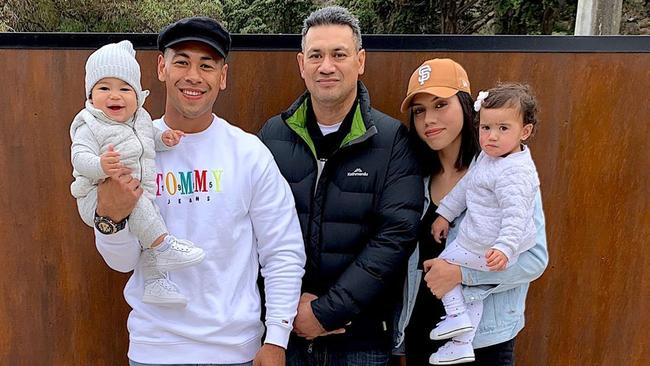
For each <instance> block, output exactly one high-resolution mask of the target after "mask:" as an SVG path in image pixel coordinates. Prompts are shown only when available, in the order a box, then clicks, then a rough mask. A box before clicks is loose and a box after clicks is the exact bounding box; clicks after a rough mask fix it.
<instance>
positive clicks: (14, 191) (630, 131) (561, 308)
mask: <svg viewBox="0 0 650 366" xmlns="http://www.w3.org/2000/svg"><path fill="white" fill-rule="evenodd" d="M90 52H91V51H89V50H19V49H13V50H11V49H3V50H0V65H2V68H3V72H2V73H0V86H1V87H2V89H3V90H2V93H1V97H0V114H1V116H2V117H0V121H1V122H0V126H2V128H1V129H0V172H2V173H1V177H2V179H0V208H1V209H0V222H1V223H2V225H0V240H1V243H2V245H1V246H0V268H1V269H2V271H1V274H0V277H1V278H2V280H0V286H1V289H2V292H1V293H2V301H1V302H0V327H2V331H0V364H2V365H87V364H93V365H124V364H126V356H125V354H126V348H127V332H126V317H127V314H128V311H129V308H128V306H127V305H126V303H125V302H124V300H123V298H122V288H123V285H124V283H125V281H126V280H127V278H128V275H125V274H119V273H116V272H113V271H112V270H110V269H109V268H108V267H107V266H106V265H105V264H104V262H103V260H102V258H101V257H100V256H99V255H98V253H97V251H96V249H95V246H94V241H93V235H92V231H91V229H90V228H88V227H86V226H84V224H83V223H82V221H81V220H80V219H79V217H78V214H77V210H76V205H75V202H74V199H73V198H72V197H71V196H70V193H69V184H70V182H71V180H72V177H71V166H70V162H69V148H70V137H69V134H68V129H69V124H70V121H71V119H72V117H73V116H74V115H75V114H76V113H77V112H78V111H79V109H80V108H81V107H82V105H83V100H84V96H83V93H84V92H83V67H84V62H85V59H86V57H87V56H88V55H89V54H90ZM443 56H448V57H452V58H454V59H456V60H457V61H459V62H460V63H461V64H463V65H464V66H465V67H466V69H467V71H468V73H469V75H470V80H471V82H472V89H473V91H474V95H476V93H477V92H478V90H479V89H484V88H487V87H490V86H492V85H493V84H494V83H495V82H496V81H497V80H504V81H505V80H513V81H523V82H527V83H530V84H531V85H532V86H533V88H534V89H535V90H536V92H537V95H538V97H539V100H540V103H541V125H540V129H539V133H538V134H537V136H536V137H535V139H534V142H533V143H532V150H533V155H534V158H535V160H536V163H537V167H538V169H539V174H540V178H541V182H542V191H543V196H544V205H545V211H546V218H547V233H548V242H549V249H550V253H551V260H550V265H549V268H548V269H547V271H546V273H545V274H544V276H543V277H542V278H541V279H540V280H538V281H536V282H535V283H534V284H533V285H532V287H531V291H530V293H529V297H528V309H527V311H526V313H527V324H526V328H525V329H524V331H523V332H522V333H521V335H520V337H519V338H518V342H517V364H518V365H642V364H647V362H648V359H650V347H649V346H648V345H646V340H647V339H648V336H647V333H646V332H647V329H650V315H649V313H650V312H649V311H648V310H649V309H648V303H649V302H650V259H649V258H650V255H646V252H648V250H649V249H650V245H649V244H648V243H649V239H648V238H649V236H650V211H649V208H648V195H649V194H650V188H649V185H648V178H650V176H649V171H650V153H648V150H650V141H649V140H648V136H649V132H650V131H649V128H650V118H649V115H650V103H648V97H647V88H648V86H650V69H649V68H648V65H650V54H649V53H637V54H635V53H490V52H482V53H460V52H456V53H439V52H436V53H431V52H369V55H368V59H367V68H366V75H365V76H364V77H363V80H364V82H365V83H366V85H367V86H368V87H369V89H370V92H371V98H372V101H373V104H374V105H375V106H376V107H378V108H380V109H382V110H383V111H385V112H386V113H388V114H391V115H393V116H396V117H397V118H400V119H402V120H405V119H406V116H405V115H402V114H400V113H399V110H398V108H399V103H400V102H401V98H402V96H403V95H404V93H405V89H406V84H407V81H408V77H409V75H410V73H411V71H412V70H414V69H415V67H417V66H418V65H419V64H420V63H421V62H422V61H423V60H425V59H427V58H432V57H443ZM138 59H139V60H140V62H141V64H142V69H143V85H144V87H145V88H148V89H150V90H151V91H152V94H151V96H150V97H149V99H148V101H147V104H146V106H147V108H148V109H149V111H150V113H151V114H152V115H153V116H159V115H160V114H161V112H162V106H163V103H164V94H163V93H164V92H163V88H162V85H161V84H160V83H159V82H158V81H157V79H156V77H155V59H156V52H154V51H140V52H139V53H138ZM302 90H303V84H302V80H301V79H300V77H299V74H298V70H297V66H296V62H295V53H294V52H281V51H276V52H270V51H265V52H254V51H236V52H234V53H233V54H232V56H231V59H230V69H229V77H228V89H227V90H226V91H225V92H223V94H222V95H221V96H220V97H219V100H218V103H217V106H216V108H215V111H216V113H217V114H219V115H220V116H223V117H225V118H226V119H228V120H230V121H231V122H233V123H234V124H237V125H239V126H241V127H242V128H244V129H245V130H247V131H251V132H255V131H257V130H258V129H259V128H260V126H261V125H262V123H263V122H264V121H265V120H266V119H267V118H268V117H270V116H271V115H273V114H275V113H278V112H279V111H281V110H282V109H283V108H285V107H287V106H288V105H289V104H290V103H291V101H293V99H294V98H295V97H296V96H297V95H298V94H299V93H300V92H302Z"/></svg>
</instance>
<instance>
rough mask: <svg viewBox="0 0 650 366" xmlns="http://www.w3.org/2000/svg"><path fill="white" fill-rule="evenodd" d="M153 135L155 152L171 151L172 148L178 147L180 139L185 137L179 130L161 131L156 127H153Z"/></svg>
mask: <svg viewBox="0 0 650 366" xmlns="http://www.w3.org/2000/svg"><path fill="white" fill-rule="evenodd" d="M152 126H153V125H152ZM153 134H154V138H153V141H154V145H155V146H154V148H155V149H156V151H167V150H171V149H172V148H173V147H174V146H176V145H178V143H179V142H180V141H181V137H183V136H185V132H183V131H181V130H165V131H163V130H161V129H159V128H158V127H156V126H153Z"/></svg>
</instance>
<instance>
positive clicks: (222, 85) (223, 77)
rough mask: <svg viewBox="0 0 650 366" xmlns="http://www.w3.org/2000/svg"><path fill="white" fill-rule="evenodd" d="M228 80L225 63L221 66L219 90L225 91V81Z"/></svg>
mask: <svg viewBox="0 0 650 366" xmlns="http://www.w3.org/2000/svg"><path fill="white" fill-rule="evenodd" d="M227 79H228V64H227V63H225V61H224V64H223V65H222V66H221V80H220V82H219V89H221V90H226V80H227Z"/></svg>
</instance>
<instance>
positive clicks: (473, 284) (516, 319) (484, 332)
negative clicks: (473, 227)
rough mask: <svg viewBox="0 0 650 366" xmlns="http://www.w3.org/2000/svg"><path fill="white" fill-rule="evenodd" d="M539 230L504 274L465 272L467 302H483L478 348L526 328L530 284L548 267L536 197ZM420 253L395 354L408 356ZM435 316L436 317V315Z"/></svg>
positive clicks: (452, 233)
mask: <svg viewBox="0 0 650 366" xmlns="http://www.w3.org/2000/svg"><path fill="white" fill-rule="evenodd" d="M424 187H425V189H424V190H425V202H424V212H426V211H427V209H428V207H429V204H430V202H431V198H430V197H429V189H428V188H429V178H426V179H425V185H424ZM534 207H535V208H534V209H535V213H534V220H535V227H536V228H537V234H536V238H535V246H534V247H532V248H531V249H529V250H528V251H526V252H524V253H522V254H521V255H520V256H519V259H518V261H517V262H516V263H515V264H514V265H512V266H511V267H509V268H507V269H506V270H504V271H500V272H485V271H479V270H475V269H471V268H465V267H460V268H461V273H462V285H463V295H464V297H465V301H466V302H471V301H475V300H483V317H482V318H481V322H480V323H479V326H478V330H477V332H476V337H475V338H474V342H473V346H474V348H482V347H487V346H491V345H495V344H499V343H502V342H506V341H508V340H511V339H513V338H514V337H515V336H516V335H517V333H519V331H520V330H521V329H522V328H523V327H524V309H525V308H526V294H527V292H528V286H529V284H530V282H532V281H533V280H535V279H537V278H538V277H539V276H541V275H542V273H543V272H544V270H545V269H546V266H547V264H548V249H547V246H546V224H545V221H544V211H543V210H542V195H541V193H540V192H539V191H538V192H537V195H536V196H535V206H534ZM463 217H464V213H463V214H462V215H461V216H459V217H458V218H456V220H454V221H455V223H456V225H455V226H454V227H450V230H449V234H448V239H447V242H448V243H450V242H451V241H452V240H454V238H455V237H456V235H457V233H458V232H457V230H458V226H459V225H458V223H459V222H460V220H462V219H463ZM418 254H419V250H418V248H416V249H415V252H414V253H413V255H411V257H410V258H409V263H408V274H407V278H406V282H405V285H404V299H403V305H402V311H401V313H400V314H399V318H398V319H396V320H397V326H396V327H395V337H394V350H393V353H395V354H404V330H405V329H406V326H407V325H408V322H409V319H410V317H411V314H412V312H413V307H414V306H415V299H416V298H417V293H418V289H419V287H420V280H421V278H422V270H420V269H418V261H420V258H418ZM431 316H434V315H433V314H432V315H431Z"/></svg>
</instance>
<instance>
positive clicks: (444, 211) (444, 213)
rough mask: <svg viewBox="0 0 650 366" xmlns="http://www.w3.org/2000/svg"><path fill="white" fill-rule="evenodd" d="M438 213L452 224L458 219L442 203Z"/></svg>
mask: <svg viewBox="0 0 650 366" xmlns="http://www.w3.org/2000/svg"><path fill="white" fill-rule="evenodd" d="M436 212H437V213H438V214H439V215H440V216H442V217H444V218H445V220H447V221H449V222H450V223H451V222H452V221H454V219H455V218H456V216H454V214H453V213H452V212H451V210H449V209H448V208H447V207H445V206H444V205H443V204H442V203H441V204H440V206H438V209H437V210H436Z"/></svg>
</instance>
